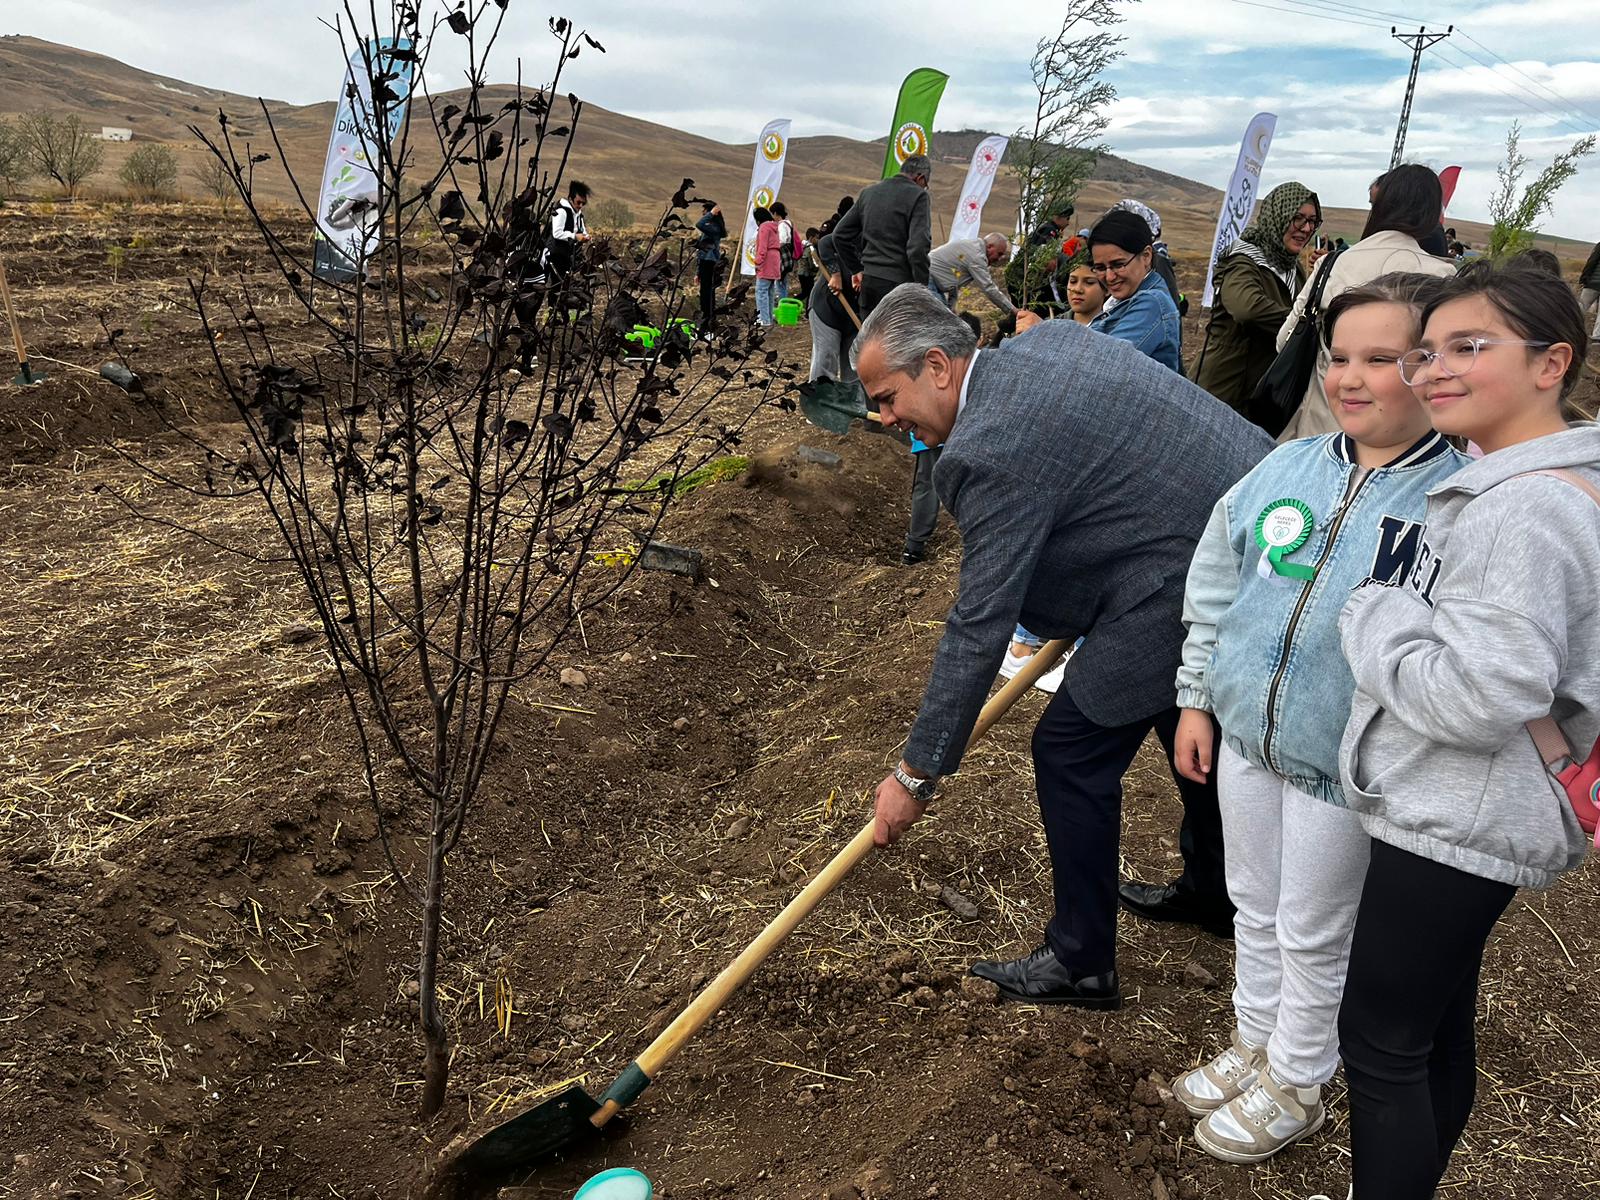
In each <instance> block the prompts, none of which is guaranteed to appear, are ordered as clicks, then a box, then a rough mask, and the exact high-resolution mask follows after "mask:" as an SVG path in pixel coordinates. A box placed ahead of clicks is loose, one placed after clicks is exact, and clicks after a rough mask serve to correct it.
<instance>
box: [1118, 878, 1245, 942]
mask: <svg viewBox="0 0 1600 1200" xmlns="http://www.w3.org/2000/svg"><path fill="white" fill-rule="evenodd" d="M1117 897H1118V899H1120V900H1121V901H1122V907H1123V908H1125V909H1127V910H1128V911H1129V912H1131V913H1133V914H1134V915H1135V916H1139V917H1143V918H1144V919H1145V920H1147V921H1171V922H1174V923H1176V924H1179V925H1198V926H1199V927H1200V928H1201V929H1204V930H1205V931H1206V932H1207V933H1209V934H1210V935H1211V936H1212V937H1219V938H1228V939H1232V937H1233V912H1232V909H1231V908H1227V909H1223V908H1219V907H1217V906H1216V905H1215V904H1206V903H1203V902H1202V901H1201V900H1200V899H1199V898H1198V897H1197V896H1195V895H1194V893H1193V892H1184V891H1179V890H1178V885H1177V884H1175V883H1125V884H1123V885H1122V886H1121V887H1119V888H1118V889H1117Z"/></svg>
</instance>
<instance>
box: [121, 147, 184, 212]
mask: <svg viewBox="0 0 1600 1200" xmlns="http://www.w3.org/2000/svg"><path fill="white" fill-rule="evenodd" d="M117 177H118V178H119V179H121V180H122V182H123V183H125V184H127V185H128V189H129V191H131V192H133V193H134V194H135V195H136V196H140V197H144V198H147V199H158V198H160V197H163V196H170V195H172V194H173V193H174V192H175V191H177V190H178V157H177V155H175V154H173V152H172V149H171V147H169V146H161V145H156V144H153V143H149V144H146V145H143V146H139V147H137V148H136V149H135V150H134V151H133V153H132V154H130V155H128V157H127V159H126V161H124V162H123V164H122V168H121V170H119V171H118V172H117Z"/></svg>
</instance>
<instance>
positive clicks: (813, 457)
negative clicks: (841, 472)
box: [795, 445, 844, 471]
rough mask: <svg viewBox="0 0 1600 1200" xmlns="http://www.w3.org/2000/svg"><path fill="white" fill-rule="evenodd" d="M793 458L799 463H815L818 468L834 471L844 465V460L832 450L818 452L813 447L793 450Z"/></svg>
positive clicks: (803, 446) (801, 447)
mask: <svg viewBox="0 0 1600 1200" xmlns="http://www.w3.org/2000/svg"><path fill="white" fill-rule="evenodd" d="M795 457H796V458H798V459H799V460H800V461H801V462H808V463H815V464H816V465H817V466H819V467H827V468H829V469H830V470H835V471H836V470H838V469H839V467H840V466H842V465H843V463H844V459H842V458H840V457H839V456H838V455H837V454H835V453H834V452H833V451H832V450H819V449H818V448H817V447H815V446H805V445H802V446H800V447H799V448H798V449H796V450H795Z"/></svg>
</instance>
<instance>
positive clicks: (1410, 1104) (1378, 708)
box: [1339, 263, 1600, 1200]
mask: <svg viewBox="0 0 1600 1200" xmlns="http://www.w3.org/2000/svg"><path fill="white" fill-rule="evenodd" d="M1423 324H1424V331H1423V336H1422V340H1421V348H1420V349H1417V350H1414V351H1412V352H1410V353H1408V354H1407V355H1406V356H1405V357H1404V358H1403V359H1402V360H1401V370H1402V373H1403V374H1404V376H1405V377H1406V378H1407V379H1408V380H1409V381H1410V382H1411V383H1412V385H1413V386H1415V387H1416V388H1417V389H1418V393H1419V394H1420V395H1421V396H1422V397H1423V399H1424V401H1425V402H1426V404H1427V407H1428V411H1429V413H1430V415H1431V417H1432V420H1433V425H1434V428H1435V429H1437V430H1439V431H1440V432H1442V433H1446V434H1451V435H1454V436H1456V437H1461V438H1469V439H1471V440H1472V441H1474V442H1476V443H1477V444H1478V445H1479V446H1481V447H1482V448H1483V450H1484V452H1485V454H1484V457H1483V458H1481V459H1479V460H1477V461H1476V462H1473V463H1471V464H1470V465H1468V466H1467V467H1466V468H1464V469H1463V470H1462V471H1460V472H1459V473H1458V474H1457V475H1455V476H1454V477H1453V478H1451V479H1450V480H1449V481H1448V482H1447V483H1445V484H1444V485H1442V486H1440V487H1438V488H1436V489H1434V491H1433V492H1432V493H1431V494H1430V495H1429V497H1428V508H1427V523H1426V526H1425V528H1424V530H1423V531H1422V535H1421V538H1420V543H1419V547H1418V551H1417V556H1416V560H1417V561H1416V565H1415V567H1414V568H1413V569H1412V570H1411V572H1410V573H1409V574H1408V575H1407V577H1406V578H1405V579H1404V580H1403V581H1395V580H1389V579H1379V580H1377V581H1376V582H1378V583H1383V584H1390V585H1391V586H1387V587H1362V588H1360V589H1358V590H1357V591H1356V592H1355V593H1354V594H1353V595H1352V596H1351V597H1350V598H1349V601H1348V602H1347V603H1346V605H1345V608H1344V613H1343V615H1342V616H1341V618H1340V630H1341V633H1342V635H1343V645H1344V652H1345V655H1346V656H1347V658H1348V659H1349V663H1350V669H1351V671H1352V673H1353V674H1354V677H1355V683H1356V694H1355V701H1354V705H1353V708H1352V711H1351V715H1350V724H1349V728H1348V729H1347V730H1346V732H1345V735H1344V742H1343V745H1342V747H1341V750H1340V767H1341V770H1342V774H1343V778H1344V781H1345V794H1346V795H1347V796H1348V797H1349V799H1350V804H1351V807H1352V808H1354V809H1356V810H1357V811H1358V812H1360V814H1361V821H1362V824H1363V825H1364V826H1365V828H1366V830H1367V832H1368V833H1369V834H1370V835H1371V836H1372V838H1373V843H1372V860H1371V865H1370V866H1369V867H1368V869H1367V876H1366V881H1365V884H1364V888H1363V890H1362V893H1361V904H1360V909H1359V913H1358V916H1357V918H1356V926H1355V938H1354V942H1353V944H1352V948H1351V957H1350V966H1349V982H1348V987H1347V989H1346V992H1345V997H1344V1007H1343V1009H1342V1010H1341V1012H1340V1014H1339V1033H1340V1050H1341V1052H1342V1054H1343V1057H1344V1066H1345V1078H1346V1080H1347V1081H1348V1083H1349V1085H1350V1131H1351V1149H1352V1158H1353V1171H1354V1176H1355V1185H1354V1194H1355V1196H1356V1197H1358V1200H1425V1198H1426V1197H1430V1196H1432V1195H1433V1194H1434V1188H1435V1187H1436V1185H1437V1184H1438V1182H1439V1179H1440V1176H1441V1175H1442V1174H1443V1173H1444V1169H1445V1166H1446V1164H1447V1163H1448V1162H1449V1159H1450V1153H1451V1151H1452V1149H1453V1148H1454V1147H1455V1144H1456V1140H1457V1139H1458V1138H1459V1137H1460V1136H1461V1131H1462V1129H1463V1128H1464V1127H1465V1126H1466V1123H1467V1116H1468V1114H1469V1113H1470V1112H1471V1111H1472V1102H1473V1096H1474V1091H1475V1088H1476V1082H1477V1064H1476V1051H1475V1045H1474V1034H1473V1016H1474V1011H1475V1008H1476V1004H1477V995H1478V971H1479V968H1480V966H1481V965H1482V962H1483V950H1484V943H1485V942H1486V941H1487V939H1488V936H1489V931H1490V930H1491V929H1492V928H1493V927H1494V924H1495V922H1496V921H1497V920H1498V919H1499V917H1500V914H1501V913H1502V912H1504V911H1505V908H1506V905H1507V904H1509V903H1510V901H1511V897H1512V896H1513V895H1514V894H1515V892H1516V889H1517V888H1519V887H1544V886H1546V885H1548V884H1550V883H1552V882H1554V880H1555V879H1556V878H1557V877H1558V876H1559V875H1560V874H1561V872H1563V871H1565V870H1568V869H1569V868H1572V867H1575V866H1577V865H1578V864H1579V863H1580V862H1581V861H1582V860H1583V856H1584V852H1585V849H1586V845H1587V838H1586V837H1585V836H1584V834H1583V831H1582V830H1581V828H1580V827H1579V825H1578V821H1577V818H1576V816H1575V815H1574V814H1573V812H1572V810H1571V806H1570V804H1569V803H1568V800H1567V797H1566V794H1565V791H1564V790H1562V788H1561V787H1560V785H1559V784H1557V783H1555V782H1554V781H1553V780H1552V779H1551V777H1550V775H1549V773H1548V772H1547V771H1546V769H1545V766H1544V762H1543V760H1542V758H1541V757H1540V755H1539V753H1538V751H1537V750H1536V749H1535V747H1534V743H1533V739H1532V737H1531V736H1530V734H1529V733H1528V731H1527V729H1526V727H1525V726H1526V722H1528V721H1531V720H1535V719H1537V718H1540V717H1544V716H1547V715H1548V716H1553V717H1554V718H1555V720H1556V722H1557V723H1558V724H1559V726H1560V727H1561V731H1562V733H1563V734H1564V735H1565V737H1566V740H1567V743H1568V745H1569V746H1571V747H1573V748H1574V753H1575V754H1576V756H1577V757H1578V758H1579V759H1580V760H1582V759H1584V758H1586V757H1588V755H1589V754H1590V752H1591V749H1592V747H1593V746H1594V744H1595V735H1596V733H1597V732H1600V504H1597V503H1596V502H1595V500H1594V499H1592V498H1591V497H1590V496H1589V495H1586V494H1585V492H1584V491H1583V489H1582V488H1581V487H1580V486H1578V485H1577V484H1575V483H1574V482H1572V481H1571V480H1570V479H1563V478H1559V477H1552V476H1551V475H1549V474H1545V473H1544V472H1550V471H1565V472H1568V473H1570V474H1571V475H1575V476H1576V477H1577V478H1578V479H1579V480H1581V481H1583V482H1586V483H1587V484H1589V485H1590V486H1597V485H1600V428H1597V427H1596V426H1595V425H1593V424H1588V423H1581V422H1575V421H1574V420H1573V418H1574V417H1575V416H1576V415H1577V414H1576V413H1575V412H1574V411H1573V410H1571V409H1570V408H1568V407H1567V405H1568V404H1569V397H1570V395H1571V392H1572V388H1573V385H1574V384H1576V382H1577V380H1578V377H1579V374H1580V373H1581V371H1582V369H1583V362H1584V356H1585V354H1586V353H1587V351H1588V337H1587V336H1586V334H1585V332H1584V329H1585V325H1584V320H1583V313H1582V310H1581V309H1580V308H1579V307H1578V302H1577V299H1576V298H1575V297H1574V296H1573V294H1572V291H1571V289H1570V288H1568V287H1567V285H1566V284H1565V283H1563V282H1562V281H1561V280H1560V279H1558V278H1556V277H1554V276H1552V275H1550V274H1548V273H1546V272H1543V271H1539V270H1536V269H1529V268H1527V267H1523V266H1518V265H1516V264H1513V265H1511V266H1508V267H1505V268H1501V269H1498V270H1497V269H1494V268H1492V267H1490V266H1489V265H1488V264H1486V263H1485V264H1475V265H1472V266H1468V267H1467V268H1465V269H1464V270H1463V271H1462V273H1461V274H1460V275H1459V276H1457V277H1456V278H1454V279H1451V280H1447V281H1445V282H1444V283H1443V285H1442V289H1441V291H1440V293H1439V294H1437V295H1436V296H1434V298H1433V299H1432V300H1430V301H1429V303H1428V304H1427V306H1426V308H1425V310H1424V313H1423ZM1535 969H1537V965H1536V964H1535ZM1469 1190H1470V1189H1469Z"/></svg>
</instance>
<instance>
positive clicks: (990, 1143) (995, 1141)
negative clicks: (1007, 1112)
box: [983, 1133, 1000, 1150]
mask: <svg viewBox="0 0 1600 1200" xmlns="http://www.w3.org/2000/svg"><path fill="white" fill-rule="evenodd" d="M983 1148H984V1149H985V1150H998V1149H1000V1135H999V1134H998V1133H991V1134H990V1135H989V1136H988V1137H986V1138H984V1139H983Z"/></svg>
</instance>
